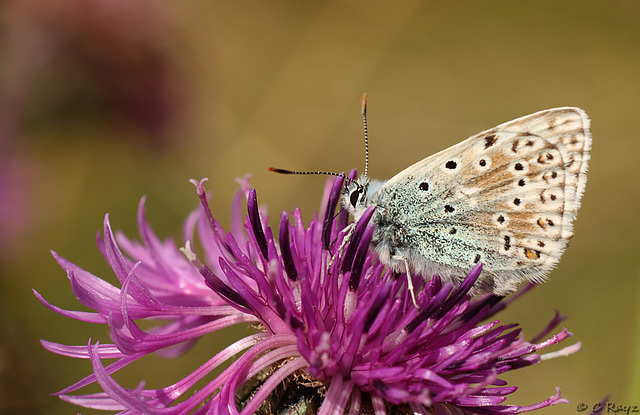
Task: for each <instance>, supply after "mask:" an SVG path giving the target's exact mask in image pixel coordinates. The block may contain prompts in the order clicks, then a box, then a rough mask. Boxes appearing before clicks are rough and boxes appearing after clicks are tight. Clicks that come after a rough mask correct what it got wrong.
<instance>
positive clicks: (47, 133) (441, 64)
mask: <svg viewBox="0 0 640 415" xmlns="http://www.w3.org/2000/svg"><path fill="white" fill-rule="evenodd" d="M391 4H392V3H391V2H357V1H350V2H348V1H318V2H279V3H278V4H273V2H268V3H267V2H256V1H234V2H222V1H190V2H178V1H174V2H168V1H152V0H146V1H143V0H113V1H112V2H105V1H101V0H15V1H5V2H3V3H2V4H1V8H0V13H1V16H0V24H1V25H2V26H1V28H0V36H1V38H0V42H1V43H0V47H1V49H0V65H1V69H2V71H1V75H2V79H0V82H2V84H0V86H1V87H2V91H1V93H2V95H1V97H0V103H1V105H2V107H1V109H2V114H1V115H0V121H1V122H2V124H0V127H1V130H0V134H2V137H1V138H2V142H1V143H0V144H1V145H2V147H0V150H1V151H2V157H1V158H0V163H2V164H3V166H0V167H1V169H0V174H3V175H4V176H5V177H3V178H2V179H3V180H4V182H3V184H2V186H4V192H5V195H4V196H3V197H5V198H6V200H11V203H9V206H8V207H6V208H5V210H4V211H3V213H2V216H3V217H2V219H1V222H2V225H1V226H2V228H1V230H2V234H0V238H2V239H0V244H1V246H0V248H1V249H0V266H1V270H0V272H1V274H0V275H1V279H0V283H1V288H0V321H1V323H0V324H2V326H1V329H2V330H0V379H1V382H2V383H0V412H1V413H11V414H20V413H24V414H32V413H34V414H35V413H44V414H63V413H64V414H68V413H75V412H76V411H77V410H78V409H80V408H77V407H74V406H72V405H69V404H66V403H64V402H62V401H60V400H59V399H58V398H55V397H51V396H49V395H48V394H49V393H51V392H54V391H57V390H59V389H61V388H63V387H65V386H67V385H69V384H71V383H73V382H74V381H76V380H78V379H79V378H81V377H82V376H84V375H86V374H88V373H89V370H90V369H89V364H88V363H87V362H86V361H74V360H72V359H67V358H63V357H59V356H56V355H53V354H50V353H48V352H46V351H45V350H44V349H42V348H41V347H40V345H39V342H38V340H39V339H40V338H43V339H47V340H51V341H57V342H62V343H68V344H86V342H87V339H88V338H89V337H92V338H93V339H94V340H98V339H99V340H101V341H102V342H107V341H108V333H107V331H106V330H105V328H104V327H101V326H100V327H99V326H91V325H89V324H85V323H80V322H75V321H72V320H67V319H65V318H63V317H61V316H58V315H56V314H55V313H53V312H51V311H49V310H47V309H46V308H45V307H43V306H42V305H40V303H39V302H38V301H37V300H36V299H35V298H34V296H33V294H32V292H31V289H32V288H36V289H37V290H38V291H39V292H40V293H42V294H43V295H44V296H45V298H47V299H48V300H50V301H51V302H53V303H55V304H56V305H58V306H61V307H64V308H71V309H82V307H81V306H80V305H79V304H78V303H77V302H76V301H75V299H74V297H73V295H72V293H71V291H70V289H69V284H68V280H67V278H66V275H65V273H64V271H62V270H61V269H60V268H58V267H57V265H56V264H55V262H54V261H53V259H52V258H51V256H50V254H49V252H48V251H49V250H50V249H53V250H55V251H57V252H58V253H60V254H61V255H62V256H64V257H66V258H68V259H70V260H71V261H74V262H75V263H77V264H79V265H81V266H82V267H84V268H85V269H88V270H90V271H92V272H94V273H95V274H96V275H100V276H103V277H104V278H105V279H107V280H109V281H112V282H113V281H114V279H115V278H114V277H113V275H112V273H111V271H110V269H109V268H108V266H107V265H106V264H105V263H104V261H103V260H102V258H101V256H100V255H99V253H98V251H97V249H96V248H95V243H94V240H95V233H96V232H97V231H99V230H100V229H101V226H102V220H103V216H104V214H105V213H107V212H109V213H110V215H111V220H112V224H113V225H114V227H115V228H116V229H121V230H123V231H124V232H125V233H127V234H128V235H130V236H135V235H136V232H137V231H136V225H135V214H136V208H137V204H138V200H139V198H140V197H141V196H142V195H147V196H148V203H147V210H148V214H149V217H150V221H151V223H152V225H153V226H154V229H155V230H156V231H157V232H158V234H159V235H161V236H163V237H175V238H178V239H179V240H181V231H180V229H181V224H182V220H183V219H184V217H185V216H186V215H187V213H188V212H189V211H190V210H191V209H193V208H194V207H195V206H196V203H197V199H196V195H195V191H194V188H193V186H192V185H191V184H189V183H188V179H191V178H202V177H205V176H206V177H209V178H210V181H209V182H208V185H207V188H208V190H209V191H210V192H212V194H213V197H212V207H213V209H214V213H215V214H216V215H217V216H218V217H219V218H220V219H221V221H222V222H223V223H227V217H228V214H229V206H230V200H231V195H232V194H233V192H234V191H235V189H236V184H235V182H234V179H235V178H236V177H240V176H243V175H245V174H246V173H248V172H251V173H253V177H252V180H251V182H252V184H253V185H254V186H255V187H256V188H257V190H258V196H259V201H260V202H261V203H262V204H265V205H267V206H268V207H269V211H270V212H271V216H272V219H274V218H278V217H279V212H281V211H282V210H285V209H287V210H291V209H293V208H294V207H296V206H300V207H301V208H302V210H303V212H305V215H306V217H307V218H310V217H311V214H312V212H313V211H314V210H316V209H317V207H318V205H319V201H320V195H321V190H322V188H323V183H324V180H325V179H324V178H323V177H301V176H287V177H285V176H279V175H275V174H272V173H269V172H268V171H267V167H269V166H278V167H283V168H291V169H303V170H315V169H321V170H331V171H345V170H349V169H351V168H354V167H355V168H361V167H362V165H363V143H362V124H361V117H360V100H361V97H362V94H363V93H364V92H367V93H368V96H369V101H368V102H369V132H370V142H371V159H370V171H371V175H372V176H374V177H379V178H389V177H391V176H392V175H393V174H395V173H396V172H398V171H400V170H402V169H403V168H404V167H406V166H408V165H409V164H411V163H413V162H415V161H417V160H419V159H421V158H423V157H426V156H428V155H430V154H433V153H435V152H437V151H439V150H441V149H443V148H446V147H448V146H450V145H452V144H455V143H457V142H458V141H460V140H462V139H464V138H466V137H468V136H469V135H471V134H475V133H477V132H479V131H481V130H484V129H487V128H490V127H493V126H495V125H497V124H499V123H501V122H504V121H508V120H510V119H512V118H515V117H518V116H521V115H525V114H528V113H531V112H534V111H537V110H542V109H546V108H551V107H556V106H564V105H570V106H579V107H582V108H584V109H585V110H586V111H587V113H588V114H589V115H590V117H591V119H592V132H593V137H594V145H593V153H592V161H591V165H590V171H589V180H588V184H587V189H586V193H585V197H584V199H583V207H582V208H581V210H580V214H579V219H578V221H577V223H576V227H575V237H574V239H573V240H572V241H571V246H570V247H569V249H568V250H567V252H566V253H565V254H564V257H563V259H562V261H561V264H560V266H559V267H558V268H557V269H556V270H555V271H554V272H553V273H552V274H551V280H550V282H548V283H547V284H545V285H543V286H540V287H538V288H537V289H536V290H534V291H533V292H531V293H529V294H528V295H527V296H525V297H524V298H522V299H520V300H519V301H517V302H516V303H515V304H514V305H513V306H512V307H510V308H509V309H508V310H507V311H506V312H505V313H503V314H501V315H500V318H501V320H502V321H503V322H506V323H510V322H519V323H521V325H522V326H523V328H524V332H525V335H526V337H527V338H531V337H532V336H533V335H535V334H537V332H538V331H540V330H541V329H543V328H544V327H545V325H546V324H547V322H548V321H549V320H550V319H551V318H552V316H553V313H554V310H555V309H558V310H560V312H561V313H562V314H565V315H567V316H568V317H569V319H568V320H567V321H565V322H564V326H566V327H567V328H568V329H569V330H570V331H571V332H573V333H574V334H575V336H574V337H572V338H571V339H569V340H568V341H567V342H565V345H568V344H571V343H573V342H575V341H581V342H582V345H583V346H582V351H581V352H580V353H577V354H574V355H572V356H570V357H568V358H559V359H555V360H551V361H548V362H544V363H543V364H540V365H536V366H534V367H531V368H528V369H525V370H522V371H516V372H514V373H513V374H510V375H509V376H507V379H508V380H509V382H512V383H513V384H515V385H518V386H520V390H519V391H518V392H517V393H515V394H514V395H512V396H511V397H510V398H509V400H508V401H507V403H511V404H521V405H528V404H532V403H534V402H538V401H540V400H543V399H546V398H547V397H549V396H551V395H552V394H553V393H554V387H556V386H560V387H561V388H562V394H563V397H565V398H567V399H569V400H570V401H571V403H570V404H569V405H560V406H556V407H552V408H548V409H545V410H543V411H541V412H542V413H545V414H572V413H577V410H576V405H577V404H579V403H586V404H588V405H592V404H594V403H596V402H598V401H600V400H601V399H602V398H604V397H605V396H609V397H610V400H611V401H612V402H614V403H616V404H623V405H640V394H639V392H638V391H639V390H640V370H639V365H640V363H639V359H638V356H640V353H639V350H638V345H639V342H638V327H639V322H638V309H639V306H638V304H637V300H638V297H639V294H640V292H639V287H638V277H639V274H640V266H639V264H638V257H639V255H638V253H639V252H640V243H639V242H640V237H639V236H638V231H640V215H639V208H638V203H639V202H640V198H639V190H640V174H639V173H640V162H639V161H638V157H640V140H639V131H640V129H639V128H638V125H639V124H638V118H639V115H638V108H639V104H640V2H637V1H562V2H558V1H550V0H547V1H536V2H532V1H531V2H514V1H474V2H470V1H457V2H418V1H404V2H394V3H393V5H391ZM271 223H272V224H273V223H274V221H273V220H272V221H271ZM237 335H238V333H237V331H233V330H230V331H226V332H224V333H223V334H221V335H220V336H219V338H206V339H204V341H203V342H202V343H201V344H199V345H198V346H197V347H196V348H195V350H194V351H193V352H192V353H190V354H189V355H187V356H186V357H184V358H180V359H177V360H173V361H164V360H162V359H160V358H156V357H149V358H148V359H146V360H143V361H142V362H141V363H142V364H139V365H135V367H133V368H132V369H131V370H129V371H127V372H126V373H125V374H123V376H121V377H119V378H118V379H119V380H122V382H123V383H124V384H125V385H126V386H128V387H134V386H135V385H136V384H137V382H138V381H139V380H142V379H144V380H147V381H148V385H149V386H158V387H159V386H163V385H166V384H169V383H171V382H174V381H176V380H178V379H180V378H181V377H182V376H184V375H185V374H187V373H190V372H191V371H192V370H193V369H194V368H195V367H197V366H198V365H199V364H200V363H202V362H204V361H205V359H207V357H209V356H211V355H212V353H214V351H215V350H216V349H218V348H219V347H220V346H219V344H218V342H220V343H221V344H227V343H229V342H230V341H231V339H232V338H233V337H234V336H237ZM209 337H211V336H209ZM82 412H83V413H96V412H91V411H82Z"/></svg>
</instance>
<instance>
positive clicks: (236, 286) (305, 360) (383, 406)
mask: <svg viewBox="0 0 640 415" xmlns="http://www.w3.org/2000/svg"><path fill="white" fill-rule="evenodd" d="M351 177H353V173H352V176H351ZM203 183H204V181H201V182H194V184H195V185H196V188H197V192H198V195H199V197H200V200H201V207H200V208H199V209H198V210H196V211H195V212H193V213H192V214H191V215H190V216H189V217H188V218H187V221H186V223H185V227H184V238H185V241H187V243H186V245H185V247H184V248H182V253H181V252H180V250H179V249H178V247H177V245H176V244H175V243H174V242H173V241H171V240H166V241H161V240H160V239H159V238H158V237H157V236H156V235H155V234H154V233H153V232H152V230H151V228H150V226H149V225H148V223H147V221H146V219H145V216H144V200H143V202H142V203H141V205H140V210H139V218H138V219H139V226H140V236H141V240H142V242H141V243H137V242H133V241H131V240H129V239H128V238H126V237H124V236H123V235H118V237H117V238H116V237H115V236H114V234H113V232H112V230H111V226H110V224H109V220H108V217H107V218H106V219H105V224H104V234H103V238H102V239H101V240H99V247H100V249H101V251H102V253H103V254H104V256H105V258H106V259H107V261H108V262H109V264H110V265H111V267H112V268H113V270H114V272H115V274H116V276H117V277H118V280H119V282H120V284H121V285H122V286H121V288H117V287H114V286H112V285H110V284H108V283H106V282H105V281H103V280H102V279H100V278H98V277H96V276H94V275H92V274H90V273H89V272H87V271H84V270H82V269H81V268H79V267H78V266H76V265H74V264H72V263H71V262H69V261H67V260H65V259H63V258H61V257H59V256H57V255H56V254H54V256H55V258H56V260H57V261H58V262H59V263H60V265H61V266H62V267H63V268H64V269H65V270H67V273H68V277H69V280H70V281H71V286H72V289H73V291H74V293H75V295H76V297H77V298H78V299H79V300H80V301H81V302H82V303H83V304H84V305H86V306H88V307H90V308H92V309H93V310H95V313H84V312H74V311H67V310H62V309H59V308H57V307H55V306H53V305H51V304H49V303H48V302H46V301H45V300H44V299H43V298H42V297H41V296H40V295H39V294H38V293H36V295H37V296H38V298H39V299H40V300H41V301H42V302H43V303H44V304H45V305H47V306H48V307H50V308H52V309H54V310H55V311H57V312H59V313H60V314H62V315H65V316H67V317H72V318H75V319H79V320H82V321H87V322H93V323H96V322H97V323H105V324H108V326H109V328H110V331H111V337H112V339H113V344H101V343H98V342H95V343H92V342H91V341H89V343H88V344H87V345H86V346H66V345H60V344H55V343H51V342H46V341H43V345H44V346H45V347H46V348H47V349H49V350H51V351H53V352H55V353H58V354H62V355H65V356H71V357H76V358H87V359H90V360H91V362H92V365H93V370H94V373H93V374H91V375H89V376H87V377H86V378H84V379H82V380H81V381H79V382H77V383H75V384H74V385H72V386H70V387H68V388H66V389H64V390H62V391H60V392H59V393H58V394H59V396H60V397H61V398H62V399H64V400H66V401H69V402H72V403H74V404H77V405H80V406H84V407H90V408H97V409H104V410H119V411H121V412H120V413H127V414H133V413H150V414H155V413H158V414H160V413H162V414H173V413H175V414H178V413H180V414H183V413H194V414H225V413H231V414H237V413H241V414H253V413H256V412H260V411H262V413H265V412H266V413H281V412H283V411H284V410H285V409H287V410H290V409H292V408H293V409H298V410H303V409H304V410H306V411H307V412H306V413H319V414H342V413H348V414H360V413H375V414H385V413H389V412H392V413H416V414H427V413H428V414H433V413H435V414H513V413H521V412H527V411H532V410H536V409H538V408H542V407H545V406H549V405H554V404H557V403H560V402H566V400H564V399H562V398H561V397H560V391H559V389H558V391H557V393H556V394H555V395H554V396H552V397H550V398H549V399H547V400H544V401H542V402H539V403H536V404H533V405H529V406H517V405H513V404H505V400H506V399H507V396H508V395H509V394H511V393H513V392H514V391H515V390H516V389H517V387H515V386H508V385H507V384H506V382H504V381H503V380H501V379H500V375H502V374H503V373H505V372H507V371H509V370H512V369H516V368H522V367H525V366H529V365H532V364H535V363H538V362H540V361H541V360H544V358H545V357H547V358H548V357H554V356H556V355H566V354H569V353H572V352H574V351H576V350H578V349H579V347H580V344H579V343H577V344H575V345H573V346H569V347H567V348H564V349H562V350H560V351H557V352H554V353H550V354H547V355H540V354H539V353H538V351H539V350H541V349H543V348H546V347H548V346H552V345H554V344H556V343H559V342H561V341H562V340H564V339H566V338H567V337H569V336H570V335H571V334H570V333H569V332H568V331H567V330H566V329H563V330H561V331H560V332H559V333H558V334H556V335H553V336H551V337H550V338H548V339H547V340H545V341H542V342H538V343H537V342H536V341H538V340H534V341H532V342H528V341H525V340H524V337H523V335H522V333H521V330H520V329H519V328H518V327H517V325H515V324H512V325H504V324H501V323H500V322H499V321H497V320H493V319H492V318H493V316H494V314H495V313H497V312H498V311H500V310H501V309H503V308H504V307H505V306H506V305H507V304H508V302H509V301H512V300H513V299H511V300H509V301H501V299H500V298H497V297H495V296H491V295H486V296H481V297H471V296H470V295H469V294H468V291H469V289H470V288H471V287H472V286H473V284H474V282H475V280H476V279H477V278H478V275H479V274H480V271H481V267H482V264H478V265H477V266H476V267H475V268H474V269H473V270H471V272H470V273H469V275H468V276H467V278H466V279H465V281H464V283H463V284H462V285H461V286H459V287H454V286H452V285H451V284H449V283H446V284H443V283H442V282H441V280H440V279H439V278H438V276H433V277H432V276H429V277H432V278H430V279H428V280H426V282H424V277H422V276H416V281H415V282H414V283H415V284H416V285H417V284H418V283H420V284H421V285H422V289H421V291H420V294H419V295H418V296H417V302H418V305H419V309H416V308H415V307H414V305H413V303H412V301H411V298H410V296H409V294H408V292H407V290H406V276H405V275H398V274H396V273H393V272H391V271H389V270H386V269H385V268H384V266H383V265H381V264H380V263H379V262H378V261H377V259H376V257H375V255H374V254H373V253H372V252H371V250H370V249H369V244H370V240H371V237H372V234H373V228H372V225H370V224H369V219H370V218H371V214H372V213H373V207H372V208H369V209H368V210H367V211H366V212H365V213H364V214H363V215H362V217H361V218H360V219H359V221H358V222H357V223H356V224H348V215H347V214H346V212H340V213H338V214H337V215H335V214H334V211H335V208H336V205H337V204H338V200H339V197H340V190H341V188H342V179H331V180H329V182H328V185H327V187H326V189H325V193H324V201H323V205H322V206H323V208H322V210H321V211H320V212H319V213H318V214H317V215H316V216H315V217H314V219H313V220H311V221H310V223H309V224H307V225H305V224H304V222H303V219H302V215H301V212H300V211H299V210H295V211H293V212H292V213H290V214H289V213H283V214H282V216H281V218H280V224H279V228H278V231H277V233H274V232H273V230H272V228H271V227H269V226H268V225H267V217H266V214H265V212H264V211H263V210H261V209H260V208H259V206H258V203H257V197H256V192H255V190H253V189H251V190H250V188H249V185H248V183H247V181H246V180H244V181H242V182H241V183H242V191H241V192H239V193H238V194H237V195H236V197H235V199H234V202H233V207H232V211H233V218H232V221H231V231H230V232H226V231H225V230H223V228H222V227H221V226H220V224H219V223H218V222H217V221H216V219H215V218H214V217H213V214H212V212H211V210H210V209H209V205H208V203H207V197H206V195H205V190H204V186H203ZM243 195H244V196H245V197H246V199H247V208H248V215H247V216H246V217H244V218H243V216H242V215H241V214H240V210H241V205H242V197H243ZM351 227H353V229H351ZM347 228H349V229H347ZM196 236H197V243H196V242H195V241H196ZM194 244H197V245H198V249H195V248H194V247H193V246H192V245H194ZM194 251H198V254H196V253H195V252H194ZM183 253H184V255H183ZM139 320H153V321H163V322H164V323H163V324H162V325H157V326H155V327H154V328H153V329H151V330H146V331H144V330H142V329H141V328H140V327H139V325H138V324H137V321H139ZM561 320H562V318H561V317H560V316H559V315H557V314H556V317H555V318H554V319H553V321H552V322H551V323H550V324H549V326H548V327H547V328H546V329H545V331H544V332H543V333H541V335H540V336H538V337H537V338H538V339H541V338H543V337H544V336H546V335H547V334H548V333H549V332H550V331H551V330H552V329H553V328H554V327H556V326H557V325H558V324H559V323H560V322H561ZM241 323H252V324H254V325H255V326H256V327H257V328H258V330H257V331H256V333H255V334H252V335H250V336H247V337H245V338H243V339H240V340H238V341H236V342H235V343H233V344H230V345H229V346H228V347H226V348H225V349H223V350H222V351H220V352H219V353H217V354H216V355H214V356H213V357H212V358H211V359H210V360H209V361H207V362H205V363H204V364H203V365H202V366H201V367H200V368H199V369H197V370H196V371H194V372H193V373H192V374H191V375H189V376H187V377H186V378H184V379H182V380H180V381H178V382H176V383H175V384H173V385H170V386H167V387H165V388H161V389H146V388H145V387H144V385H143V384H141V385H140V386H138V387H136V388H133V389H127V388H125V387H123V386H121V385H119V384H118V383H117V382H115V380H114V379H113V378H112V377H111V375H112V374H113V373H114V372H116V371H118V370H120V369H121V368H123V367H125V366H127V365H128V364H130V363H132V362H133V361H136V360H138V359H140V358H142V357H144V356H145V355H147V354H149V353H151V352H158V353H163V354H165V355H176V354H180V353H184V352H186V351H187V350H188V349H189V347H190V346H191V345H192V344H193V343H194V342H195V341H197V340H198V339H199V338H200V337H202V336H204V335H206V334H208V333H211V332H215V331H217V330H219V329H222V328H224V327H228V326H231V325H235V324H241ZM105 359H116V360H115V362H113V363H111V364H109V365H107V366H105V365H104V363H103V360H105ZM231 359H236V360H235V361H233V362H232V363H231V364H230V365H229V367H228V368H226V369H225V370H223V371H222V372H221V373H220V374H219V375H217V376H214V375H213V374H212V371H213V370H214V369H216V368H217V367H218V366H220V365H221V364H222V363H224V362H226V361H229V360H231ZM93 382H97V383H98V384H99V385H100V386H101V387H102V389H103V392H101V393H98V394H91V395H70V393H71V392H74V391H76V390H78V389H80V388H82V387H84V386H86V385H88V384H90V383H93ZM196 382H199V384H198V389H197V391H194V390H193V389H194V385H195V383H196ZM202 382H204V384H205V386H201V385H202Z"/></svg>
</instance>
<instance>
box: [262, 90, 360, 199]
mask: <svg viewBox="0 0 640 415" xmlns="http://www.w3.org/2000/svg"><path fill="white" fill-rule="evenodd" d="M362 122H363V123H364V177H367V174H368V170H369V136H368V132H367V94H364V95H363V96H362ZM269 171H272V172H274V173H280V174H307V175H316V174H321V175H327V176H336V177H342V178H343V179H345V180H346V182H347V183H349V184H352V183H353V184H355V185H356V186H358V189H360V191H362V186H361V185H360V184H359V183H358V182H357V181H356V180H353V179H351V178H350V177H347V176H346V175H344V174H342V173H334V172H331V171H295V170H286V169H279V168H277V167H269Z"/></svg>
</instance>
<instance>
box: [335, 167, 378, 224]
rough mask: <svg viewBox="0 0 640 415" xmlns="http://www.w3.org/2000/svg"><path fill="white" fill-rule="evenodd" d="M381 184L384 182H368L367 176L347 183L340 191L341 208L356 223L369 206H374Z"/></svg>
mask: <svg viewBox="0 0 640 415" xmlns="http://www.w3.org/2000/svg"><path fill="white" fill-rule="evenodd" d="M383 184H384V182H382V181H380V180H370V179H369V178H368V177H367V176H360V177H359V178H358V179H357V180H352V181H349V182H348V183H347V185H346V186H345V187H344V190H343V191H342V198H341V201H342V207H343V208H345V209H346V210H347V211H348V212H349V213H350V214H352V215H353V217H354V219H355V220H356V221H357V220H358V219H360V216H362V214H363V213H364V211H365V210H366V209H367V208H368V207H369V206H371V205H372V204H375V199H376V193H377V192H378V190H379V189H380V187H382V185H383Z"/></svg>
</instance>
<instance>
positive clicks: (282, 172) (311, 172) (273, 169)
mask: <svg viewBox="0 0 640 415" xmlns="http://www.w3.org/2000/svg"><path fill="white" fill-rule="evenodd" d="M269 171H272V172H274V173H280V174H307V175H312V174H313V175H315V174H320V175H326V176H336V177H342V178H343V179H345V180H346V181H347V183H349V184H351V183H355V184H356V185H357V186H358V187H360V185H359V184H358V182H356V181H355V180H353V179H352V178H350V177H347V176H346V175H344V174H342V173H334V172H332V171H295V170H286V169H279V168H277V167H269Z"/></svg>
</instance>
